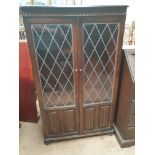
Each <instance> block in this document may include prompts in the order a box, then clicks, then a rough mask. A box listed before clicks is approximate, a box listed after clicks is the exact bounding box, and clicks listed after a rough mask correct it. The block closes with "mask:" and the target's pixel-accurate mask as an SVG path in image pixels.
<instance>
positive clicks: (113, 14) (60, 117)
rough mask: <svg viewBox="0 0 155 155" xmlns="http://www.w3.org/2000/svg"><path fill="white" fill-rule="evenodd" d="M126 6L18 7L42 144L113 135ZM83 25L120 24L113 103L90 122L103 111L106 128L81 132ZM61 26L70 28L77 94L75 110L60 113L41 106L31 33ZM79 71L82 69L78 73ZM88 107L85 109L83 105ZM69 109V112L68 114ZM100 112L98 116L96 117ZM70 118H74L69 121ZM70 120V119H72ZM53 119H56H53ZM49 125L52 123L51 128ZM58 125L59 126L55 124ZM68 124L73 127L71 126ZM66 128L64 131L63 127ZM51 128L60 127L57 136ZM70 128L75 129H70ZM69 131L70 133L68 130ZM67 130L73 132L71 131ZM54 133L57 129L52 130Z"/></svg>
mask: <svg viewBox="0 0 155 155" xmlns="http://www.w3.org/2000/svg"><path fill="white" fill-rule="evenodd" d="M126 9H127V6H98V7H93V6H91V7H87V6H82V7H51V6H46V7H45V6H42V7H34V6H31V7H21V10H22V15H23V19H24V25H25V29H26V33H27V39H28V45H29V49H30V55H31V61H32V66H33V75H34V79H35V83H36V88H37V93H38V99H39V105H40V109H41V116H42V124H43V128H44V138H45V139H44V140H45V143H48V142H51V141H57V140H62V139H71V138H78V137H86V136H93V135H99V134H107V133H112V132H113V127H112V124H113V119H114V111H115V102H116V96H117V87H118V78H119V74H118V73H119V68H120V60H121V48H122V42H123V33H124V25H125V17H126ZM83 22H88V23H89V22H119V30H118V40H117V50H116V57H115V63H116V64H115V65H116V68H115V73H114V77H115V79H114V88H113V97H112V103H111V104H109V103H107V104H104V107H101V106H100V105H99V106H98V107H97V108H96V109H95V108H94V109H93V110H95V111H94V112H91V113H94V114H95V115H93V120H89V118H87V121H95V120H97V121H98V119H99V118H100V117H104V115H103V113H104V112H106V113H107V115H108V117H107V116H106V117H107V118H105V121H108V122H107V123H108V125H107V126H106V127H98V124H96V123H93V122H91V123H93V124H94V125H93V129H91V130H86V131H84V126H83V125H84V122H83V121H84V119H85V118H86V114H84V113H83V110H84V107H83V92H82V90H83V72H79V70H80V69H82V67H83V66H82V59H83V56H82V42H81V41H82V23H83ZM41 23H42V24H44V23H46V24H48V23H52V24H63V23H68V24H72V26H73V34H72V37H73V39H72V41H73V49H74V50H73V51H74V61H73V62H74V66H75V67H74V69H75V70H77V72H74V77H75V88H76V90H75V93H76V99H75V100H76V107H75V108H74V107H69V108H67V107H64V108H61V109H59V110H57V109H53V108H47V107H45V106H44V104H43V97H42V93H41V92H42V91H41V83H40V79H39V73H38V65H37V60H36V55H35V51H34V49H35V47H34V44H33V36H32V33H31V27H30V26H31V24H41ZM81 71H82V70H81ZM85 107H86V108H89V107H88V106H85ZM67 110H68V111H67ZM98 113H100V116H99V115H98ZM72 117H73V118H72ZM71 118H72V120H71ZM53 119H55V120H53ZM51 122H52V123H53V124H52V125H51ZM57 123H59V124H57ZM70 124H71V126H72V127H70ZM67 125H68V127H67V128H66V126H67ZM54 126H60V127H59V129H58V130H59V131H58V132H57V133H55V134H54V133H52V132H51V131H53V129H52V128H54ZM71 128H74V129H73V130H72V129H71ZM66 129H67V130H66ZM68 129H69V130H68ZM70 129H71V130H72V131H70ZM55 130H56V129H55Z"/></svg>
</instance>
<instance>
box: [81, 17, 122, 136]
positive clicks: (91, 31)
mask: <svg viewBox="0 0 155 155" xmlns="http://www.w3.org/2000/svg"><path fill="white" fill-rule="evenodd" d="M80 31H81V34H82V35H81V38H82V43H81V46H80V47H81V51H82V52H80V54H79V55H80V56H79V58H81V60H80V59H79V61H81V63H80V64H81V65H80V70H81V73H80V75H79V76H80V79H81V81H82V82H81V86H80V92H82V93H81V94H80V96H81V97H80V106H81V110H80V116H81V117H82V118H81V119H80V120H81V123H80V124H81V127H80V128H81V132H83V133H85V132H86V133H87V132H90V131H92V130H94V129H96V130H97V131H99V130H103V129H105V128H110V127H111V125H110V117H111V105H112V104H113V90H114V75H115V56H116V51H117V37H118V31H119V23H118V22H106V20H105V21H104V22H103V19H100V20H97V19H96V22H94V21H93V22H91V19H88V20H87V19H86V20H83V21H81V22H80Z"/></svg>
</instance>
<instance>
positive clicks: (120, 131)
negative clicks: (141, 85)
mask: <svg viewBox="0 0 155 155" xmlns="http://www.w3.org/2000/svg"><path fill="white" fill-rule="evenodd" d="M120 74H121V76H120V77H121V78H120V82H119V83H120V88H119V95H118V105H117V112H116V118H115V132H116V138H117V140H118V142H119V144H120V146H122V147H127V146H131V145H134V139H135V94H134V93H135V90H134V89H135V80H134V75H135V50H134V49H130V50H124V54H123V57H122V69H121V72H120Z"/></svg>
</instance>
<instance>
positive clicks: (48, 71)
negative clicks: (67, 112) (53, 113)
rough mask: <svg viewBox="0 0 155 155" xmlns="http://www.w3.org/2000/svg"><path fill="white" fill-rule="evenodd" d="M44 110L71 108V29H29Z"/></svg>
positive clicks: (52, 26) (47, 26) (46, 26)
mask: <svg viewBox="0 0 155 155" xmlns="http://www.w3.org/2000/svg"><path fill="white" fill-rule="evenodd" d="M31 30H32V34H33V40H34V45H35V52H36V56H37V61H38V67H39V74H40V79H41V86H42V94H43V98H44V103H45V105H46V106H52V107H53V106H66V105H74V104H75V102H74V83H73V58H72V56H73V55H72V53H73V51H72V25H69V24H66V25H65V24H42V25H41V24H33V25H31Z"/></svg>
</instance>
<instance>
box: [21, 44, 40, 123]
mask: <svg viewBox="0 0 155 155" xmlns="http://www.w3.org/2000/svg"><path fill="white" fill-rule="evenodd" d="M35 102H36V97H35V88H34V80H33V76H32V65H31V61H30V55H29V49H28V45H27V42H25V41H20V42H19V120H20V121H26V122H35V123H37V121H38V116H37V107H36V103H35Z"/></svg>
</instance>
